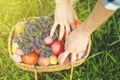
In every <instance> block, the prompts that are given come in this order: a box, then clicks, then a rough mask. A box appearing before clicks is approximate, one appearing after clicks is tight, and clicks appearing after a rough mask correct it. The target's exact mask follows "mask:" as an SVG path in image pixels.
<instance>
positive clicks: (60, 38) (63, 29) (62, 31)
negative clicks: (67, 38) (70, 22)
mask: <svg viewBox="0 0 120 80" xmlns="http://www.w3.org/2000/svg"><path fill="white" fill-rule="evenodd" d="M64 33H65V28H64V25H61V26H60V33H59V40H60V41H61V40H62V38H63V36H64Z"/></svg>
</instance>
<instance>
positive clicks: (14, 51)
mask: <svg viewBox="0 0 120 80" xmlns="http://www.w3.org/2000/svg"><path fill="white" fill-rule="evenodd" d="M17 48H19V46H18V44H17V43H12V53H13V54H16V49H17Z"/></svg>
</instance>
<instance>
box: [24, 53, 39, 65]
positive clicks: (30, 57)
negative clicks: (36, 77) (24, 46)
mask: <svg viewBox="0 0 120 80" xmlns="http://www.w3.org/2000/svg"><path fill="white" fill-rule="evenodd" d="M22 61H23V63H25V64H28V65H35V64H37V61H38V56H37V54H36V53H29V54H26V55H24V56H22Z"/></svg>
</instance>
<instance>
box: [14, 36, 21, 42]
mask: <svg viewBox="0 0 120 80" xmlns="http://www.w3.org/2000/svg"><path fill="white" fill-rule="evenodd" d="M12 42H13V43H19V42H20V40H19V39H18V37H14V38H13V39H12Z"/></svg>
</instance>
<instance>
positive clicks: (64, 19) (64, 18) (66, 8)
mask: <svg viewBox="0 0 120 80" xmlns="http://www.w3.org/2000/svg"><path fill="white" fill-rule="evenodd" d="M75 19H76V16H75V11H74V8H73V7H72V5H71V4H70V3H69V2H63V3H61V4H58V5H57V4H56V9H55V17H54V24H53V27H52V29H51V32H50V36H51V37H52V36H53V34H54V32H55V30H56V28H57V26H58V25H60V32H59V40H62V38H63V36H64V34H65V32H66V35H65V36H66V37H67V36H68V34H69V33H70V32H71V28H70V26H71V27H72V29H73V28H74V27H75V24H74V20H75Z"/></svg>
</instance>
